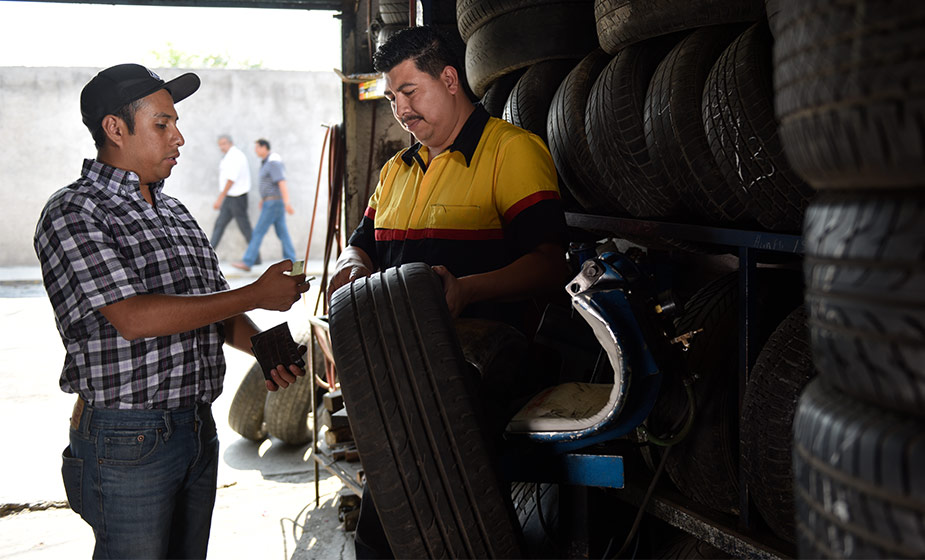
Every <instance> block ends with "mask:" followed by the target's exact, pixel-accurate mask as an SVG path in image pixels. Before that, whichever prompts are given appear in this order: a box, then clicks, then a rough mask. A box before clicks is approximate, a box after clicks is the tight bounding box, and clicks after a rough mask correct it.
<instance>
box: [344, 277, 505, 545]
mask: <svg viewBox="0 0 925 560" xmlns="http://www.w3.org/2000/svg"><path fill="white" fill-rule="evenodd" d="M330 329H331V337H332V344H333V350H334V357H335V361H336V363H337V367H338V375H339V377H340V380H341V387H342V390H343V394H344V399H345V404H346V406H347V407H348V409H349V410H350V425H351V428H352V429H353V435H354V439H355V441H356V443H357V448H358V450H359V452H360V457H361V460H362V462H363V468H364V470H365V472H366V477H367V484H368V486H369V490H370V492H371V493H372V496H373V499H374V501H375V504H376V509H377V511H378V513H379V517H380V519H381V520H382V525H383V528H384V530H385V533H386V535H387V537H388V540H389V544H390V545H391V548H392V551H393V552H394V553H395V556H396V557H397V558H425V557H426V558H464V557H465V558H512V557H518V556H520V554H521V551H520V540H519V531H518V529H517V527H518V524H517V520H516V517H515V515H514V511H513V507H512V506H511V502H510V492H509V489H508V487H507V485H506V484H503V483H502V482H501V480H500V478H499V476H498V473H497V470H496V468H495V461H494V458H493V456H492V453H491V451H490V447H489V443H488V439H487V437H486V434H485V433H484V430H483V425H482V423H483V421H484V419H483V417H482V416H481V414H480V413H479V412H478V400H477V398H476V391H477V383H478V379H477V376H475V375H473V373H472V371H471V368H470V366H469V365H468V364H467V363H466V361H465V359H464V357H463V354H462V349H461V347H460V343H459V340H458V338H457V336H456V333H455V331H454V328H453V323H452V321H451V319H450V316H449V311H448V310H447V307H446V301H445V299H444V295H443V288H442V285H441V283H440V280H439V277H437V276H436V274H435V273H434V272H433V271H432V270H431V269H430V267H429V266H427V265H425V264H422V263H415V264H406V265H402V266H399V267H395V268H391V269H388V270H386V271H384V272H381V273H376V274H374V275H373V276H370V277H367V278H361V279H359V280H357V281H355V282H353V283H352V284H350V285H348V286H344V287H343V288H341V289H340V290H338V291H337V292H336V293H335V294H334V296H333V298H332V301H331V312H330Z"/></svg>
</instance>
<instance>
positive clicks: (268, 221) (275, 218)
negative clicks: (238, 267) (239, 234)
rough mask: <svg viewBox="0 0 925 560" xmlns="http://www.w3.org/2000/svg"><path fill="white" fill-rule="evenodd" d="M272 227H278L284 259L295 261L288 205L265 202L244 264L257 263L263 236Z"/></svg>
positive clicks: (270, 201) (271, 201) (281, 202)
mask: <svg viewBox="0 0 925 560" xmlns="http://www.w3.org/2000/svg"><path fill="white" fill-rule="evenodd" d="M270 226H275V227H276V237H279V240H280V241H281V242H282V243H283V258H284V259H289V260H291V261H295V247H293V245H292V239H291V238H290V237H289V229H288V228H287V227H286V205H285V204H283V201H282V200H264V201H263V207H262V208H261V209H260V217H259V218H257V225H255V226H254V234H253V235H252V236H251V242H250V244H248V246H247V251H245V252H244V258H243V259H241V260H243V261H244V264H246V265H247V266H254V263H256V262H257V256H258V254H259V253H260V244H261V243H263V236H264V235H266V234H267V231H269V230H270Z"/></svg>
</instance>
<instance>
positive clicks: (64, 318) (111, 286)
mask: <svg viewBox="0 0 925 560" xmlns="http://www.w3.org/2000/svg"><path fill="white" fill-rule="evenodd" d="M35 248H36V253H37V255H38V257H39V261H40V262H41V266H42V277H43V280H44V283H45V288H46V290H47V291H48V295H49V299H50V301H51V304H52V307H53V308H54V310H55V315H56V316H57V318H58V320H59V322H60V324H61V328H62V330H63V331H65V332H68V331H69V330H70V329H71V328H72V327H74V326H75V325H77V324H79V323H81V322H82V321H83V320H84V319H86V318H87V317H88V316H89V315H90V314H91V313H93V312H95V311H97V310H99V309H100V308H102V307H105V306H107V305H111V304H113V303H116V302H119V301H122V300H124V299H127V298H129V297H132V296H135V295H139V294H143V293H146V292H147V290H146V288H145V285H144V283H143V282H142V280H141V278H140V277H139V276H138V275H137V274H136V272H135V271H134V269H133V267H132V266H130V263H129V262H128V261H127V259H126V258H125V257H124V256H123V255H122V253H121V252H120V251H119V245H118V243H117V242H116V240H115V238H114V236H113V232H112V231H111V229H110V226H109V224H108V223H107V221H106V219H105V218H104V217H103V215H102V212H101V211H100V209H99V208H98V207H97V206H96V205H95V204H94V203H93V202H92V201H91V200H89V199H87V198H82V197H73V198H70V199H65V200H60V199H59V200H58V201H57V203H56V204H54V205H50V206H49V207H46V210H45V212H43V214H42V217H41V219H40V220H39V224H38V227H37V229H36V235H35Z"/></svg>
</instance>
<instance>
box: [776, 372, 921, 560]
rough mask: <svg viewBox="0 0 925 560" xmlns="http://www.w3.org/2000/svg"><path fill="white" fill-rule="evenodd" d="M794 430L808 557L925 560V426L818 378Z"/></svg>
mask: <svg viewBox="0 0 925 560" xmlns="http://www.w3.org/2000/svg"><path fill="white" fill-rule="evenodd" d="M793 427H794V436H793V438H794V450H793V456H794V458H793V469H794V474H795V478H796V487H795V488H796V503H797V532H798V543H797V544H798V548H799V552H800V557H801V558H925V469H923V468H922V465H923V464H925V437H923V434H925V423H923V422H922V421H921V420H920V419H912V418H910V417H904V416H902V415H898V414H894V413H891V412H888V411H886V410H884V409H882V408H879V407H875V406H871V405H867V404H864V403H861V402H860V401H855V400H854V399H851V398H849V397H847V396H845V395H843V394H840V393H839V392H838V391H837V390H835V389H833V388H831V387H830V386H828V385H825V384H824V380H822V379H816V380H814V381H812V382H811V383H810V384H809V386H808V387H807V388H806V390H805V391H804V393H803V396H802V397H801V398H800V404H799V408H798V409H797V413H796V418H795V419H794V422H793Z"/></svg>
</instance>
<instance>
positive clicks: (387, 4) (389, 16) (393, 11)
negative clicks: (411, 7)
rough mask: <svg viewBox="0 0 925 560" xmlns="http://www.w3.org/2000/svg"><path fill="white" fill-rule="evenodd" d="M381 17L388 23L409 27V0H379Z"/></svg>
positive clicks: (383, 21)
mask: <svg viewBox="0 0 925 560" xmlns="http://www.w3.org/2000/svg"><path fill="white" fill-rule="evenodd" d="M379 17H380V18H382V23H385V24H386V25H399V26H402V27H408V0H379Z"/></svg>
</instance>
